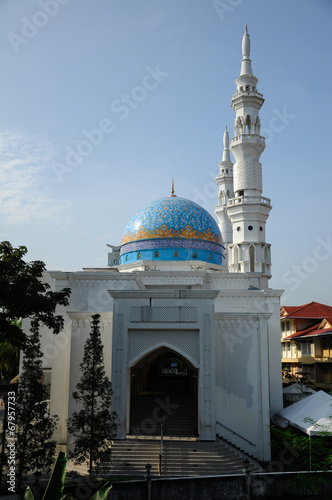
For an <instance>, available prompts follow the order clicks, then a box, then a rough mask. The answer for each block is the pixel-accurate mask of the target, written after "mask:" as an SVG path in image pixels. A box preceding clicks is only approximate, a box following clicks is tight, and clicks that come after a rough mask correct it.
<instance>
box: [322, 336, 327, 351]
mask: <svg viewBox="0 0 332 500" xmlns="http://www.w3.org/2000/svg"><path fill="white" fill-rule="evenodd" d="M322 349H324V350H325V349H327V337H324V338H322Z"/></svg>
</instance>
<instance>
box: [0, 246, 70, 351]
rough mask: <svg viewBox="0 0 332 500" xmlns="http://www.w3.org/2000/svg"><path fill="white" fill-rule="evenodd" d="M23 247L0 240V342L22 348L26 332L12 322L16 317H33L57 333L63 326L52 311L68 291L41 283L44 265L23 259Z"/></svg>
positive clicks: (59, 318) (61, 302) (66, 295)
mask: <svg viewBox="0 0 332 500" xmlns="http://www.w3.org/2000/svg"><path fill="white" fill-rule="evenodd" d="M26 253H27V248H26V247H25V246H19V247H18V248H13V247H12V245H11V244H10V243H9V242H8V241H3V242H1V243H0V342H7V341H8V342H10V343H11V344H12V345H13V346H17V347H22V346H23V345H24V343H25V341H26V335H25V334H24V333H23V332H22V330H21V328H20V327H19V326H18V325H17V324H16V323H15V321H13V320H16V319H19V318H22V319H24V318H30V319H36V320H38V322H39V323H40V324H44V325H46V326H47V327H48V328H50V330H52V331H53V333H55V334H57V333H59V332H60V331H61V329H62V327H63V318H62V316H59V315H56V314H55V309H56V307H57V305H58V304H59V305H68V297H69V294H70V290H69V289H68V288H64V289H63V290H61V291H59V292H52V291H51V290H49V288H50V286H49V284H48V283H44V282H43V279H42V278H43V273H44V272H45V270H46V268H45V264H44V262H42V261H39V260H36V261H32V262H25V261H24V260H23V257H24V256H25V255H26Z"/></svg>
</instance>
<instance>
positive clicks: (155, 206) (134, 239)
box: [120, 196, 224, 264]
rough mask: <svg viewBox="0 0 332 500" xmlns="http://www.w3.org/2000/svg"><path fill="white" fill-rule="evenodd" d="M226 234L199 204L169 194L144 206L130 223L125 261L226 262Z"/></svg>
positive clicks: (124, 245) (124, 244)
mask: <svg viewBox="0 0 332 500" xmlns="http://www.w3.org/2000/svg"><path fill="white" fill-rule="evenodd" d="M223 250H224V248H223V246H222V236H221V233H220V230H219V227H218V225H217V223H216V221H215V220H214V218H213V217H212V216H211V215H210V214H209V213H208V212H207V211H206V210H205V209H204V208H202V207H201V206H200V205H198V204H197V203H195V202H193V201H190V200H186V199H185V198H178V197H177V196H169V197H166V198H161V199H160V200H156V201H153V202H151V203H149V204H148V205H145V207H143V208H141V210H139V211H138V212H137V214H136V215H135V216H134V217H133V218H132V219H131V221H130V222H129V224H128V225H127V227H126V229H125V232H124V236H123V238H122V242H121V252H120V254H121V264H125V263H130V262H136V261H138V260H167V261H169V260H194V259H197V260H203V261H206V262H213V263H214V264H223V258H224V253H223Z"/></svg>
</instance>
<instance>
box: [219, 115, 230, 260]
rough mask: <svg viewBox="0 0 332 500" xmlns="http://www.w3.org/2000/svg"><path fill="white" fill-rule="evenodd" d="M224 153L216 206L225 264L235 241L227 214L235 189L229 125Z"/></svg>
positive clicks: (224, 140)
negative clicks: (230, 246) (229, 201)
mask: <svg viewBox="0 0 332 500" xmlns="http://www.w3.org/2000/svg"><path fill="white" fill-rule="evenodd" d="M223 145H224V149H223V154H222V161H221V162H220V163H219V174H218V175H217V177H216V183H217V184H218V188H219V192H218V205H217V206H216V208H215V214H216V216H217V218H218V221H219V227H220V231H221V234H222V236H223V241H224V247H225V265H226V266H227V265H228V246H229V245H230V244H231V243H232V241H233V236H232V224H231V221H230V219H229V217H228V215H227V203H228V200H229V198H234V189H233V163H232V161H231V157H230V150H229V134H228V130H227V125H225V132H224V137H223Z"/></svg>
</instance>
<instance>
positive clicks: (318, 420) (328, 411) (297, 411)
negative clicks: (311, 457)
mask: <svg viewBox="0 0 332 500" xmlns="http://www.w3.org/2000/svg"><path fill="white" fill-rule="evenodd" d="M308 418H309V419H310V420H311V421H310V422H305V419H308ZM274 420H275V422H276V423H277V425H279V426H280V427H285V426H287V425H292V426H293V427H296V428H297V429H300V430H301V431H303V432H305V433H306V434H308V435H309V436H313V435H319V434H321V433H322V432H330V433H331V435H332V397H331V396H329V394H326V392H324V391H319V392H315V393H314V394H312V395H311V396H308V397H307V398H305V399H302V400H301V401H298V402H297V403H294V404H292V405H291V406H288V408H284V409H283V410H281V411H279V412H278V413H277V414H276V415H275V418H274Z"/></svg>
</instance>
